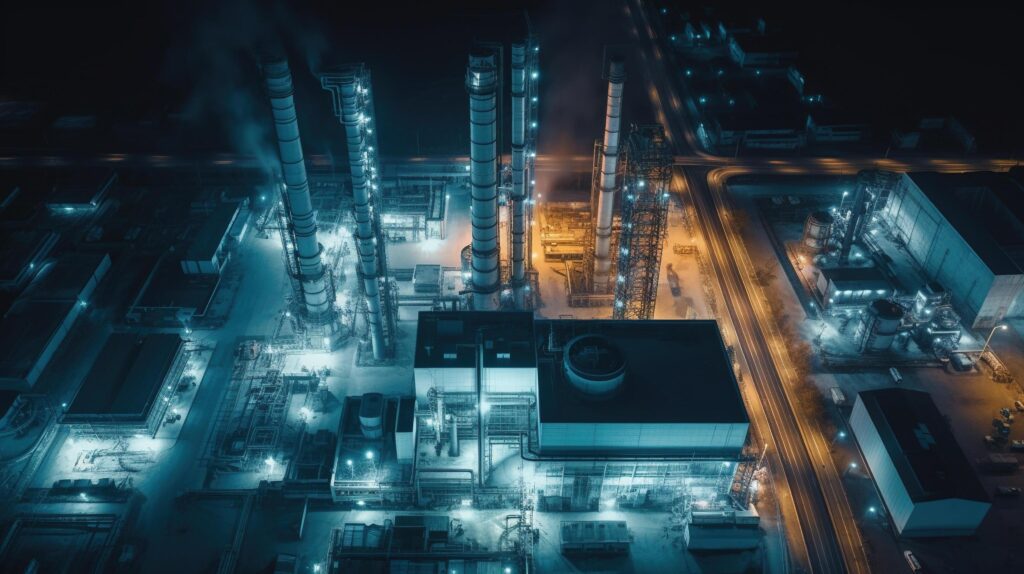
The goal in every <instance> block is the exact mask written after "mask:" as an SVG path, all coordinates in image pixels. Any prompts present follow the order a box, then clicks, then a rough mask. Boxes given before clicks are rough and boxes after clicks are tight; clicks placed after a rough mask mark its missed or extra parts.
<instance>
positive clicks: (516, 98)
mask: <svg viewBox="0 0 1024 574" xmlns="http://www.w3.org/2000/svg"><path fill="white" fill-rule="evenodd" d="M525 167H526V46H524V45H522V44H513V45H512V292H513V294H514V296H515V302H516V309H523V308H525V307H526V305H525V299H526V297H525V296H524V295H525V288H526V263H525V261H526V258H525V242H524V241H523V237H524V233H525V228H524V226H525V221H526V187H525V185H524V184H525V179H524V169H525Z"/></svg>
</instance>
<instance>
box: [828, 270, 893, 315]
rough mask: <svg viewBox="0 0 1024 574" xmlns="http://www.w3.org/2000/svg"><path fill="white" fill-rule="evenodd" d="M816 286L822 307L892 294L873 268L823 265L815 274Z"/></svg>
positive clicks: (851, 303) (848, 304) (889, 285)
mask: <svg viewBox="0 0 1024 574" xmlns="http://www.w3.org/2000/svg"><path fill="white" fill-rule="evenodd" d="M816 287H817V288H818V293H820V294H821V299H822V302H823V306H824V307H826V308H833V307H842V306H851V305H853V306H857V307H859V306H862V305H867V304H868V303H870V302H872V301H875V300H876V299H886V298H888V297H892V296H893V294H894V291H893V288H892V284H890V283H889V280H888V279H886V277H885V275H884V274H882V272H881V271H880V270H879V269H878V268H877V267H826V268H825V269H822V270H821V272H820V273H819V274H818V279H817V281H816Z"/></svg>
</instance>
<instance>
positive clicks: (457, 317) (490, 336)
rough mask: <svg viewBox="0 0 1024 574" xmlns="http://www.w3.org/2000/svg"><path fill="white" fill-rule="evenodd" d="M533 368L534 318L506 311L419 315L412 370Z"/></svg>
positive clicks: (424, 313) (426, 312) (437, 312)
mask: <svg viewBox="0 0 1024 574" xmlns="http://www.w3.org/2000/svg"><path fill="white" fill-rule="evenodd" d="M478 343H482V344H483V347H484V349H483V365H482V366H483V367H487V368H496V367H497V368H500V367H519V368H523V367H533V366H535V365H536V364H537V357H536V353H535V352H534V348H533V314H532V313H529V312H505V311H422V312H420V315H419V321H418V322H417V326H416V360H415V363H414V365H413V366H414V367H415V368H417V369H421V368H444V367H474V366H476V353H477V344H478Z"/></svg>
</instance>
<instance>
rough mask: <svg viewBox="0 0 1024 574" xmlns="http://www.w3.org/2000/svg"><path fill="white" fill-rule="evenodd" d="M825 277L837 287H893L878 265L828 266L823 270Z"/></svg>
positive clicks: (851, 288)
mask: <svg viewBox="0 0 1024 574" xmlns="http://www.w3.org/2000/svg"><path fill="white" fill-rule="evenodd" d="M821 274H822V275H824V276H825V279H827V280H829V281H832V282H833V283H834V284H835V286H836V289H850V290H853V289H886V290H888V289H891V288H892V285H890V284H889V280H888V279H886V278H885V275H884V274H883V273H882V272H881V271H880V270H879V269H878V268H877V267H873V266H872V267H826V268H824V269H822V270H821Z"/></svg>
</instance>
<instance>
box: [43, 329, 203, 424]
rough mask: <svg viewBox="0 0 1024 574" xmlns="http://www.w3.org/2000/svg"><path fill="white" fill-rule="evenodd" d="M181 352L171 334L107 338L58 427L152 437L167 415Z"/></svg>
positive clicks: (181, 345)
mask: <svg viewBox="0 0 1024 574" xmlns="http://www.w3.org/2000/svg"><path fill="white" fill-rule="evenodd" d="M183 348H184V342H183V341H182V340H181V337H179V336H178V335H176V334H167V333H153V334H149V335H141V336H140V335H138V334H136V333H114V334H112V335H110V337H109V338H107V342H106V343H105V344H104V345H103V349H102V350H101V351H100V354H99V356H97V357H96V361H95V362H94V363H93V365H92V367H91V368H90V369H89V374H88V375H86V377H85V381H84V382H83V383H82V386H81V387H80V388H79V390H78V394H77V395H75V398H74V400H73V401H72V402H71V405H70V406H69V407H68V409H67V411H66V412H65V413H64V416H63V418H62V419H61V422H62V423H64V424H68V425H72V426H73V427H78V428H79V429H80V430H87V431H89V432H99V433H104V432H106V433H123V434H135V433H145V434H149V435H150V436H152V435H153V434H155V433H156V431H157V430H158V429H159V426H160V421H161V420H162V418H163V415H164V413H165V412H166V410H167V404H166V403H167V401H166V400H165V399H166V398H167V397H169V396H170V395H171V394H172V393H173V392H175V390H176V388H175V387H176V383H177V379H178V376H179V375H180V373H181V370H182V368H183V367H184V355H185V353H184V352H183ZM168 387H169V388H168Z"/></svg>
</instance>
